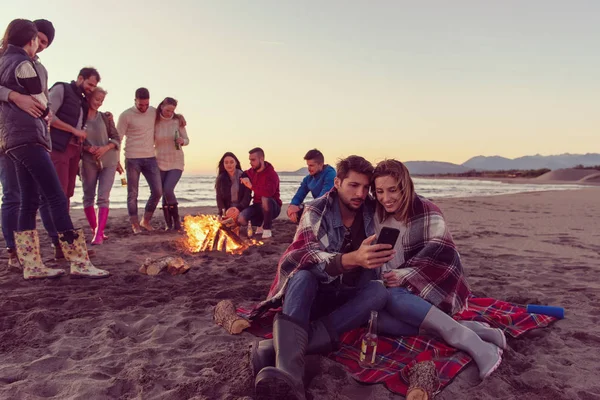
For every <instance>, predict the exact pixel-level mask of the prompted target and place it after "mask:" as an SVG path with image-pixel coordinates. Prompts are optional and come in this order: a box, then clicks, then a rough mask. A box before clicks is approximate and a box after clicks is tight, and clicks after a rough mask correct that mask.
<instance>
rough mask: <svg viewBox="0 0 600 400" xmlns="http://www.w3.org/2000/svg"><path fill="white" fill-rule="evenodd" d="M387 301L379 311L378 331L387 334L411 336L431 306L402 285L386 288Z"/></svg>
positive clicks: (417, 330)
mask: <svg viewBox="0 0 600 400" xmlns="http://www.w3.org/2000/svg"><path fill="white" fill-rule="evenodd" d="M387 290H388V302H387V304H386V306H385V308H384V309H383V310H382V311H381V312H380V313H379V317H378V319H377V324H378V326H377V327H378V331H379V332H381V333H382V334H386V335H388V336H413V335H417V334H418V333H419V327H420V326H421V323H422V322H423V320H424V319H425V316H426V315H427V313H428V312H429V309H430V308H431V307H433V306H432V305H431V303H429V302H428V301H427V300H424V299H423V298H421V297H419V296H417V295H415V294H412V293H410V292H409V291H408V290H406V289H405V288H403V287H396V288H388V289H387Z"/></svg>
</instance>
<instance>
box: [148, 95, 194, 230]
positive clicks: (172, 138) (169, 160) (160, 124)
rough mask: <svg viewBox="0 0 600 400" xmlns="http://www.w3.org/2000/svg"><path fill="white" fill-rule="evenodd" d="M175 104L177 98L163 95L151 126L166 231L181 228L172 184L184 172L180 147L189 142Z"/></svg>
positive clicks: (174, 183) (175, 182) (174, 184)
mask: <svg viewBox="0 0 600 400" xmlns="http://www.w3.org/2000/svg"><path fill="white" fill-rule="evenodd" d="M176 107H177V100H175V99H173V98H171V97H166V98H165V99H164V100H163V101H162V102H161V103H160V104H159V105H158V108H157V110H156V124H155V127H154V148H155V151H156V161H157V163H158V168H159V169H160V178H161V181H162V188H163V198H162V207H163V214H164V216H165V222H166V224H167V229H169V230H171V229H174V230H180V229H181V222H180V220H179V210H178V208H177V197H175V186H177V183H178V182H179V179H181V175H182V174H183V167H184V157H183V149H182V147H183V146H187V145H188V144H189V143H190V141H189V139H188V135H187V132H186V131H185V128H184V127H182V126H181V124H180V121H179V117H178V116H177V115H175V108H176Z"/></svg>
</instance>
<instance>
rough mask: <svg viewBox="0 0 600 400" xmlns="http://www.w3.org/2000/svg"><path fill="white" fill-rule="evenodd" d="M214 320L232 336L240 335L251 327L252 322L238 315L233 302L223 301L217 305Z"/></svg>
mask: <svg viewBox="0 0 600 400" xmlns="http://www.w3.org/2000/svg"><path fill="white" fill-rule="evenodd" d="M214 318H215V322H216V323H217V325H219V326H222V327H223V328H225V330H226V331H227V332H229V333H230V334H232V335H237V334H240V333H242V331H243V330H244V329H246V328H248V327H250V322H248V321H247V320H245V319H244V318H242V317H240V316H239V315H237V314H236V312H235V306H234V305H233V302H232V301H231V300H222V301H220V302H218V303H217V305H216V306H215V313H214Z"/></svg>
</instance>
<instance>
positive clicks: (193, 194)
mask: <svg viewBox="0 0 600 400" xmlns="http://www.w3.org/2000/svg"><path fill="white" fill-rule="evenodd" d="M303 178H304V177H303V176H297V175H285V176H283V175H282V176H280V181H281V183H280V192H281V200H282V201H283V203H284V204H286V203H289V202H290V200H291V199H292V197H293V196H294V194H295V193H296V190H297V189H298V186H299V185H300V182H301V181H302V179H303ZM414 183H415V187H416V191H417V193H418V194H420V195H422V196H425V197H427V198H433V199H435V198H440V197H472V196H494V195H500V194H510V193H521V192H536V191H545V190H572V189H578V188H581V187H583V186H581V185H538V184H512V183H511V184H508V183H502V182H493V181H476V180H459V179H419V178H415V179H414ZM214 185H215V176H214V175H212V176H210V175H192V174H190V175H185V173H184V176H183V177H182V178H181V180H180V181H179V184H178V185H177V188H176V189H175V194H176V195H177V199H178V201H179V206H180V207H197V206H216V205H217V202H216V199H215V189H214ZM149 193H150V191H149V189H148V185H147V184H146V181H145V179H144V178H143V177H141V178H140V189H139V196H138V206H139V207H140V209H141V208H142V207H143V206H144V204H145V202H146V200H147V199H148V196H149ZM308 198H310V199H312V196H311V195H310V194H309V195H308ZM110 203H111V208H127V187H125V186H121V181H120V176H119V174H117V175H116V176H115V184H114V186H113V189H112V191H111V194H110ZM71 206H72V207H74V208H82V190H81V182H79V181H78V182H77V186H76V188H75V194H74V196H73V197H72V199H71Z"/></svg>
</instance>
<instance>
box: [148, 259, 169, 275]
mask: <svg viewBox="0 0 600 400" xmlns="http://www.w3.org/2000/svg"><path fill="white" fill-rule="evenodd" d="M166 267H167V265H166V264H165V263H155V262H154V263H151V264H150V265H148V267H146V274H147V275H152V276H155V275H158V274H160V272H161V271H162V270H163V269H165V268H166Z"/></svg>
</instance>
